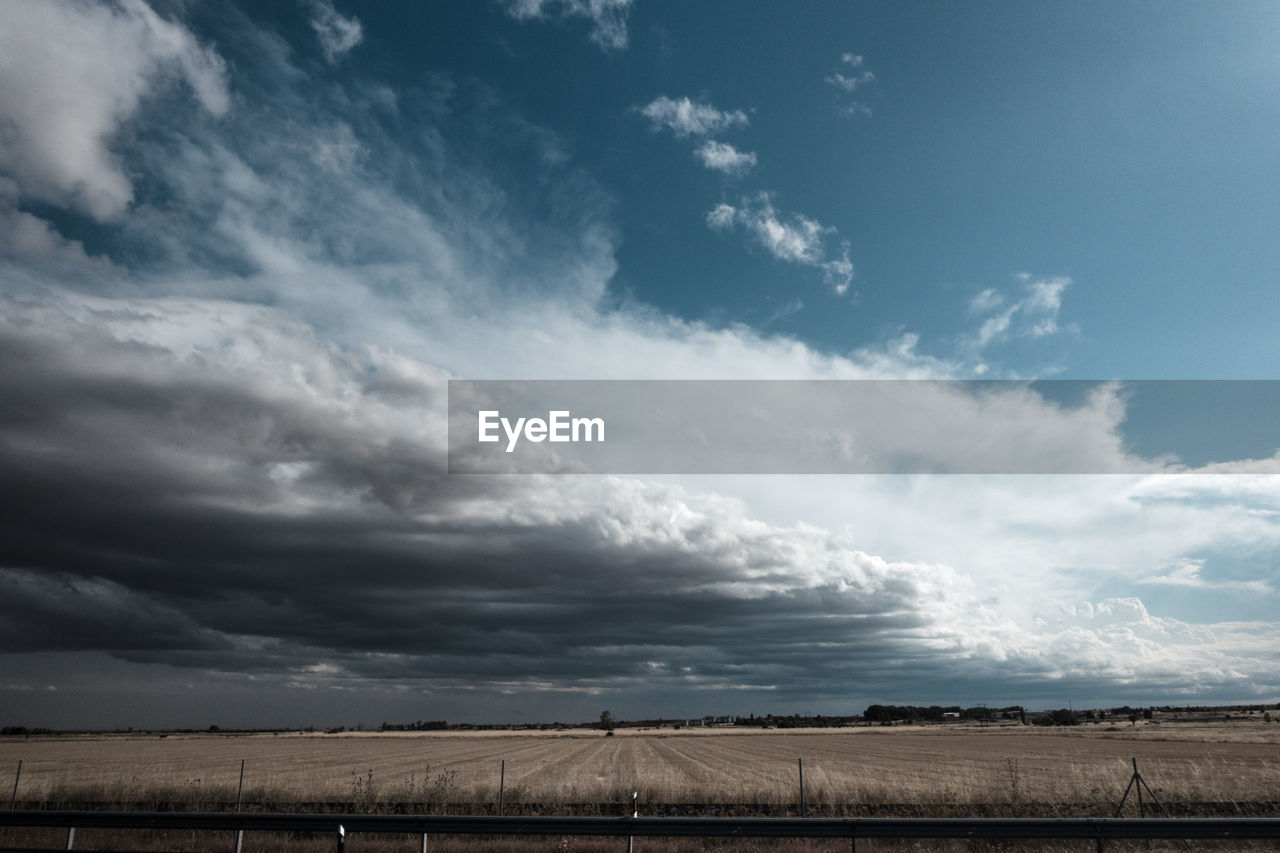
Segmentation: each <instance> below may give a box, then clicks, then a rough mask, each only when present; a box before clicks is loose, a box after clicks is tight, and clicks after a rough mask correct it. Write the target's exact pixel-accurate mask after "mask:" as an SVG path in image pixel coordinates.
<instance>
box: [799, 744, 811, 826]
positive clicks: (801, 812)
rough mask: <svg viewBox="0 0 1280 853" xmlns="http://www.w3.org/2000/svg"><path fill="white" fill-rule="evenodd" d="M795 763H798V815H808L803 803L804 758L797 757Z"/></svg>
mask: <svg viewBox="0 0 1280 853" xmlns="http://www.w3.org/2000/svg"><path fill="white" fill-rule="evenodd" d="M796 763H797V764H799V765H800V817H808V816H809V813H808V810H807V809H806V808H805V803H804V759H803V758H797V759H796Z"/></svg>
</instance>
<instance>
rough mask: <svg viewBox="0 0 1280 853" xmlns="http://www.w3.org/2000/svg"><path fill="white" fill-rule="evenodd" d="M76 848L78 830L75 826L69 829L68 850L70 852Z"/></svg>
mask: <svg viewBox="0 0 1280 853" xmlns="http://www.w3.org/2000/svg"><path fill="white" fill-rule="evenodd" d="M75 846H76V828H75V827H74V826H69V827H67V849H68V850H70V849H71V848H72V847H75Z"/></svg>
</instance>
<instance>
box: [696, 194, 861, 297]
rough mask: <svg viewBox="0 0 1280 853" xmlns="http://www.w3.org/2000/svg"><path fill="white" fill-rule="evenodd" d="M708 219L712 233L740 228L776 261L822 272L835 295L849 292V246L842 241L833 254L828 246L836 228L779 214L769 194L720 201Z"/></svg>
mask: <svg viewBox="0 0 1280 853" xmlns="http://www.w3.org/2000/svg"><path fill="white" fill-rule="evenodd" d="M706 219H707V225H708V226H709V227H710V228H711V229H712V230H713V231H728V230H730V229H732V228H734V227H741V228H743V229H744V230H746V231H747V233H748V234H749V235H751V237H752V238H753V239H754V240H755V242H757V243H758V244H759V245H761V246H763V247H764V248H765V249H766V250H767V251H768V252H769V254H771V255H773V256H774V257H775V258H777V259H779V260H782V261H787V262H790V263H794V264H800V265H802V266H808V267H814V268H816V269H819V270H821V271H822V275H823V279H824V280H825V281H826V282H827V284H829V285H831V287H832V289H833V290H834V291H835V292H836V293H844V292H845V291H847V290H848V289H849V284H850V282H852V280H853V263H852V262H851V261H850V260H849V244H848V243H847V242H845V241H841V242H840V244H839V248H838V249H837V250H836V252H835V253H834V254H832V253H831V252H829V251H828V249H827V246H826V244H827V241H828V238H830V237H832V236H833V235H835V234H836V229H835V228H832V227H829V226H825V225H823V224H822V223H821V222H818V221H817V220H816V219H810V218H809V217H807V216H805V215H804V214H801V213H793V214H791V215H789V216H782V215H780V214H779V213H778V211H777V210H776V209H775V208H774V206H773V200H772V197H771V196H770V194H769V193H758V194H756V195H755V196H750V197H747V198H744V199H743V200H742V201H741V202H740V203H739V204H738V205H737V206H734V205H731V204H727V203H725V202H721V203H720V204H718V205H716V206H715V207H714V208H713V209H712V210H711V211H710V212H709V213H708V214H707V217H706Z"/></svg>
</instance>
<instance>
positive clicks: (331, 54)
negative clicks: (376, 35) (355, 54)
mask: <svg viewBox="0 0 1280 853" xmlns="http://www.w3.org/2000/svg"><path fill="white" fill-rule="evenodd" d="M311 27H312V29H314V30H315V31H316V37H317V38H319V39H320V48H321V49H322V50H323V51H324V58H325V59H326V60H328V61H329V63H330V64H333V63H336V62H337V61H338V60H340V59H341V58H342V57H344V56H346V55H347V54H348V53H349V52H350V51H351V49H352V48H354V47H355V46H356V45H358V44H360V42H361V41H362V40H363V39H364V28H363V27H362V26H361V25H360V19H359V18H357V17H356V16H355V15H352V16H351V17H347V16H345V15H342V14H339V13H338V10H337V9H335V8H334V7H333V3H332V2H331V0H311Z"/></svg>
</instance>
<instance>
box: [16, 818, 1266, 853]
mask: <svg viewBox="0 0 1280 853" xmlns="http://www.w3.org/2000/svg"><path fill="white" fill-rule="evenodd" d="M0 826H9V827H65V828H66V829H67V849H68V850H70V849H72V848H73V845H74V839H75V830H76V829H77V828H95V829H137V830H179V829H185V830H209V831H227V832H229V833H230V832H235V833H242V832H310V833H322V834H323V833H333V835H334V837H335V838H336V839H337V844H338V849H339V850H342V848H343V844H344V842H345V838H346V836H347V835H349V834H351V833H356V832H360V833H402V834H414V835H421V836H422V842H423V849H424V850H425V849H426V840H427V837H428V836H430V835H542V836H545V835H575V836H641V837H644V836H650V837H654V836H656V837H677V836H680V837H703V838H726V837H729V838H732V837H739V838H847V839H850V841H851V842H856V840H857V839H859V838H960V839H963V838H1002V839H1011V838H1040V839H1043V838H1056V839H1080V840H1088V841H1094V842H1096V843H1097V844H1098V845H1099V848H1101V844H1102V842H1104V841H1111V840H1119V839H1184V840H1203V839H1280V818H733V817H729V818H726V817H708V818H683V817H520V816H512V817H492V816H475V817H469V816H459V815H358V814H345V815H333V814H322V815H318V814H243V813H242V814H234V813H224V812H99V811H0Z"/></svg>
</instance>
